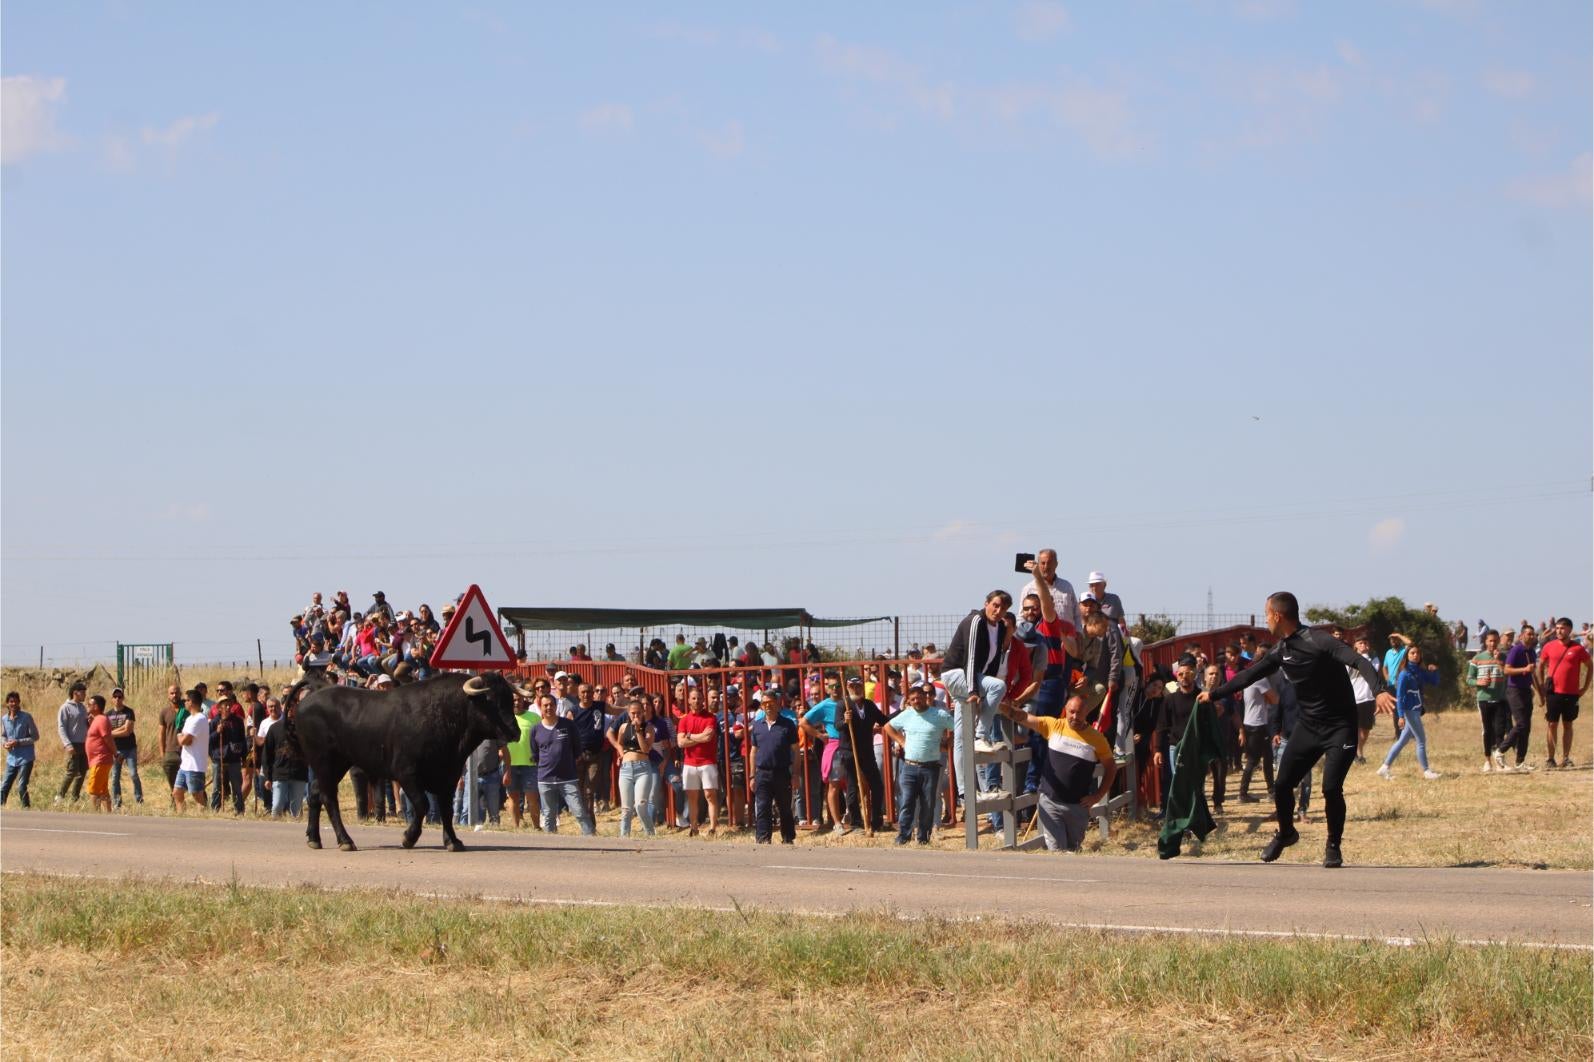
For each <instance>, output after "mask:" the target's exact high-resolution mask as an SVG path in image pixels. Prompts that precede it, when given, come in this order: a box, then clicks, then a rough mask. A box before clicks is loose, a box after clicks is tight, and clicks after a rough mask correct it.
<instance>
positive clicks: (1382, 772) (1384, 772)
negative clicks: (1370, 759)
mask: <svg viewBox="0 0 1594 1062" xmlns="http://www.w3.org/2000/svg"><path fill="white" fill-rule="evenodd" d="M1378 777H1380V778H1382V779H1383V780H1384V781H1386V782H1387V781H1390V780H1392V779H1393V778H1394V777H1395V776H1394V775H1393V774H1391V773H1389V764H1387V763H1385V764H1381V765H1380V766H1379V768H1378Z"/></svg>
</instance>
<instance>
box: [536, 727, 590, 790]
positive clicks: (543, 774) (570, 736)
mask: <svg viewBox="0 0 1594 1062" xmlns="http://www.w3.org/2000/svg"><path fill="white" fill-rule="evenodd" d="M531 743H532V744H533V745H535V746H536V747H537V781H539V782H573V781H575V780H576V746H577V744H579V739H578V738H577V737H576V728H575V726H574V724H572V723H571V722H570V720H568V719H565V718H563V717H562V716H561V717H560V718H558V719H555V720H554V722H553V726H547V725H545V724H544V723H538V724H537V725H536V726H534V727H532V728H531Z"/></svg>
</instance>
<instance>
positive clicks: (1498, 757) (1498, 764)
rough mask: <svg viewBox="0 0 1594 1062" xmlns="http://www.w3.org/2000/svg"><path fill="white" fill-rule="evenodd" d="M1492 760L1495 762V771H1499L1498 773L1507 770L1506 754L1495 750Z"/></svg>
mask: <svg viewBox="0 0 1594 1062" xmlns="http://www.w3.org/2000/svg"><path fill="white" fill-rule="evenodd" d="M1492 758H1493V760H1494V769H1495V770H1497V771H1504V770H1506V765H1505V753H1503V752H1501V751H1500V750H1499V749H1495V750H1494V755H1493V757H1492Z"/></svg>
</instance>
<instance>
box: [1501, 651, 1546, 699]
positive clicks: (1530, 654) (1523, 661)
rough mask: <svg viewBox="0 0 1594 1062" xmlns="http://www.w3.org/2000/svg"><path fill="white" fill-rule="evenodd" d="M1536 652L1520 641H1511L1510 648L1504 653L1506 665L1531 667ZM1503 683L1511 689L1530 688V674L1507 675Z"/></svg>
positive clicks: (1531, 685)
mask: <svg viewBox="0 0 1594 1062" xmlns="http://www.w3.org/2000/svg"><path fill="white" fill-rule="evenodd" d="M1538 655H1539V654H1538V653H1537V652H1535V651H1534V650H1532V649H1529V648H1528V647H1527V646H1525V645H1523V644H1522V643H1521V642H1513V643H1512V644H1511V649H1510V651H1509V652H1507V653H1506V654H1505V666H1506V667H1531V666H1533V663H1534V661H1535V660H1536V659H1537V657H1538ZM1505 684H1506V685H1507V686H1510V687H1512V688H1513V689H1519V690H1531V689H1532V688H1533V676H1532V675H1507V676H1506V677H1505Z"/></svg>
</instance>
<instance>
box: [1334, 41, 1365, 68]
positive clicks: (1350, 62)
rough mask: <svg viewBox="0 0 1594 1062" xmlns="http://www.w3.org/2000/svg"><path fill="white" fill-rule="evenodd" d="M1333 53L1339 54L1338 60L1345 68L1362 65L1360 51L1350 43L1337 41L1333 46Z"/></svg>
mask: <svg viewBox="0 0 1594 1062" xmlns="http://www.w3.org/2000/svg"><path fill="white" fill-rule="evenodd" d="M1334 51H1336V52H1338V53H1339V57H1340V60H1341V61H1342V62H1344V64H1345V65H1346V66H1361V65H1362V51H1361V49H1360V48H1358V47H1356V46H1355V45H1354V44H1352V43H1351V42H1350V41H1345V40H1342V41H1339V42H1338V43H1336V44H1335V45H1334Z"/></svg>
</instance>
